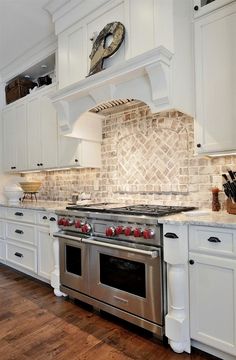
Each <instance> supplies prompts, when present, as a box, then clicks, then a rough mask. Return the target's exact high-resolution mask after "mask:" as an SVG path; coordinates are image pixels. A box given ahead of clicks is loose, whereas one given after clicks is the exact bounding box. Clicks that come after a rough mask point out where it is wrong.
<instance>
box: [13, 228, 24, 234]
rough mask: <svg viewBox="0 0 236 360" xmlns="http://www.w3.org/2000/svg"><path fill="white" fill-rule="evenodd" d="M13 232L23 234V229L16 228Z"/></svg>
mask: <svg viewBox="0 0 236 360" xmlns="http://www.w3.org/2000/svg"><path fill="white" fill-rule="evenodd" d="M15 233H17V234H20V235H23V234H24V231H23V230H19V229H16V230H15Z"/></svg>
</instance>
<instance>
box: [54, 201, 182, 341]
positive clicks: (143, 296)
mask: <svg viewBox="0 0 236 360" xmlns="http://www.w3.org/2000/svg"><path fill="white" fill-rule="evenodd" d="M168 209H169V208H168ZM181 209H182V208H181ZM184 209H186V208H184ZM139 210H140V207H139ZM145 210H146V211H147V207H146V206H145ZM151 210H153V207H152V208H151ZM178 210H179V208H178ZM141 211H143V207H141ZM149 211H150V210H149ZM159 211H161V213H162V214H163V213H164V212H165V211H166V208H165V207H163V206H162V207H159ZM57 214H58V215H59V221H58V225H59V227H60V231H59V232H58V233H55V234H54V236H56V237H58V238H59V241H60V281H61V287H60V289H61V290H62V291H63V292H64V293H66V294H68V295H70V296H72V297H74V298H77V299H79V300H82V301H84V302H87V303H89V304H91V305H93V306H94V307H96V308H97V309H101V310H104V311H107V312H109V313H111V314H113V315H116V316H118V317H121V318H122V319H125V320H127V321H129V322H131V323H134V324H136V325H138V326H141V327H143V328H145V329H147V330H150V331H152V332H153V333H155V334H156V335H158V336H160V337H162V336H163V335H164V315H165V306H166V291H165V285H166V281H165V264H164V261H163V246H162V245H163V244H162V237H163V236H162V227H161V225H160V224H158V219H157V215H156V214H155V216H152V215H150V214H149V213H148V214H147V215H145V214H143V213H141V214H138V215H135V214H128V213H123V208H122V210H121V213H119V209H118V213H116V212H115V211H114V212H110V210H107V211H103V210H101V209H100V210H96V209H95V211H94V210H92V209H88V210H86V209H83V210H81V211H80V210H79V209H74V210H68V211H58V212H57Z"/></svg>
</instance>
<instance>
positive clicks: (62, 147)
mask: <svg viewBox="0 0 236 360" xmlns="http://www.w3.org/2000/svg"><path fill="white" fill-rule="evenodd" d="M58 166H59V167H67V166H80V141H79V139H77V138H72V137H67V136H60V137H59V162H58Z"/></svg>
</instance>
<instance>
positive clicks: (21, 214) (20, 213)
mask: <svg viewBox="0 0 236 360" xmlns="http://www.w3.org/2000/svg"><path fill="white" fill-rule="evenodd" d="M15 215H16V216H24V214H23V213H22V212H18V211H17V212H15Z"/></svg>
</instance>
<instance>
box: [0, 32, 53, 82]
mask: <svg viewBox="0 0 236 360" xmlns="http://www.w3.org/2000/svg"><path fill="white" fill-rule="evenodd" d="M56 49H57V38H56V36H55V35H53V34H52V35H50V36H48V37H47V38H45V39H44V40H42V41H40V42H38V43H37V44H35V46H33V47H32V48H31V49H29V51H27V52H25V53H24V54H23V55H22V56H20V57H17V58H16V59H14V60H13V61H11V63H10V64H8V65H7V66H5V67H3V68H2V69H0V75H1V76H0V79H2V82H6V81H8V80H11V79H12V78H14V77H15V76H17V75H18V74H20V73H22V72H24V71H25V70H27V69H28V68H30V67H31V66H33V65H35V64H37V63H38V62H39V61H41V60H43V59H44V58H46V57H47V56H48V55H50V54H52V53H53V52H55V51H56Z"/></svg>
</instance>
